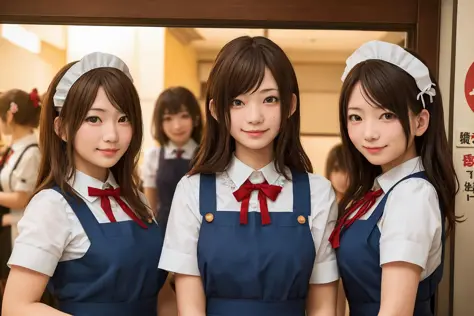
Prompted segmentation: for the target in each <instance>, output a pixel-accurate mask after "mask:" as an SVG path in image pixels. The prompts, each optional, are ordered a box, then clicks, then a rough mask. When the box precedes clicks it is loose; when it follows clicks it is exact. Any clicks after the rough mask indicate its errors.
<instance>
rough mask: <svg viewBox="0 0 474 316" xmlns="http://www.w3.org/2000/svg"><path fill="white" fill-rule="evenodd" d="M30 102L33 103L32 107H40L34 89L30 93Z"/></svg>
mask: <svg viewBox="0 0 474 316" xmlns="http://www.w3.org/2000/svg"><path fill="white" fill-rule="evenodd" d="M30 100H31V101H33V106H34V107H35V108H37V107H38V106H39V105H40V96H39V94H38V90H37V89H36V88H34V89H33V90H32V91H31V92H30Z"/></svg>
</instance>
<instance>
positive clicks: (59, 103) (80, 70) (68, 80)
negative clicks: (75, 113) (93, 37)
mask: <svg viewBox="0 0 474 316" xmlns="http://www.w3.org/2000/svg"><path fill="white" fill-rule="evenodd" d="M97 68H116V69H118V70H120V71H122V72H123V73H124V74H125V75H126V76H127V77H128V78H130V80H131V81H132V82H133V79H132V75H131V74H130V71H129V69H128V66H127V65H126V64H125V63H124V62H123V61H122V60H121V59H120V58H118V57H117V56H115V55H112V54H106V53H99V52H96V53H92V54H89V55H86V56H84V57H83V58H82V59H81V60H80V61H78V62H77V63H75V64H74V65H73V66H72V67H71V68H69V70H68V71H67V72H66V73H65V74H64V76H63V77H62V78H61V80H60V81H59V83H58V85H57V86H56V93H55V94H54V97H53V101H54V107H55V109H56V110H58V111H60V110H61V108H62V107H63V105H64V101H65V100H66V97H67V94H68V92H69V89H71V87H72V86H73V85H74V83H75V82H76V81H77V80H78V79H79V78H80V77H81V76H82V75H84V74H85V73H87V72H89V71H91V70H93V69H97Z"/></svg>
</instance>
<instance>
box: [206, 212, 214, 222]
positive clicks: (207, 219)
mask: <svg viewBox="0 0 474 316" xmlns="http://www.w3.org/2000/svg"><path fill="white" fill-rule="evenodd" d="M204 218H205V219H206V222H208V223H210V222H212V221H213V220H214V214H212V213H207V214H206V215H205V216H204Z"/></svg>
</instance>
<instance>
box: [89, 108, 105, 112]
mask: <svg viewBox="0 0 474 316" xmlns="http://www.w3.org/2000/svg"><path fill="white" fill-rule="evenodd" d="M89 111H97V112H107V111H106V110H105V109H102V108H91V109H90V110H89Z"/></svg>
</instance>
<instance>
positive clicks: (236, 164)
mask: <svg viewBox="0 0 474 316" xmlns="http://www.w3.org/2000/svg"><path fill="white" fill-rule="evenodd" d="M226 171H227V174H228V175H229V177H230V179H231V180H232V182H234V184H235V186H236V188H240V186H241V185H242V184H244V182H245V181H246V180H247V179H249V178H250V176H251V175H252V174H253V173H254V174H255V173H259V172H261V173H262V174H263V177H264V178H265V180H267V182H268V183H269V184H276V182H277V180H278V178H280V176H281V175H280V174H279V173H278V172H277V171H276V168H275V163H274V162H273V161H272V162H271V163H269V164H268V165H266V166H265V167H263V168H262V169H259V170H254V169H253V168H252V167H249V166H247V165H246V164H244V163H243V162H242V161H240V160H239V159H238V158H237V157H235V155H232V159H231V161H230V163H229V165H228V166H227V168H226ZM252 176H253V175H252ZM251 182H253V181H252V180H251Z"/></svg>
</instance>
